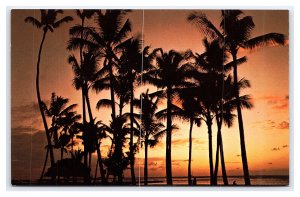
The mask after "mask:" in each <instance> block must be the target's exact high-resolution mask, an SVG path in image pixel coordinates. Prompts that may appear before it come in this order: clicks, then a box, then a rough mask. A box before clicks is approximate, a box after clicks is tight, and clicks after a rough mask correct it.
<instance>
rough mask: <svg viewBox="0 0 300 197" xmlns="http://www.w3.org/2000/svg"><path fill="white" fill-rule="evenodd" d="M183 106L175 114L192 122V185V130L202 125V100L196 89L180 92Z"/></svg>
mask: <svg viewBox="0 0 300 197" xmlns="http://www.w3.org/2000/svg"><path fill="white" fill-rule="evenodd" d="M179 100H180V103H181V104H180V105H181V107H177V110H175V112H174V114H175V115H176V116H179V117H180V118H183V119H185V120H188V121H189V122H190V130H189V159H188V185H192V143H193V142H192V140H193V138H192V132H193V125H194V124H196V125H197V126H198V127H200V125H201V119H200V115H201V113H202V109H201V105H200V102H199V100H198V98H197V96H196V95H195V94H194V89H191V88H187V89H183V90H181V91H180V92H179Z"/></svg>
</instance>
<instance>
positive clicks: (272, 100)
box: [256, 95, 289, 110]
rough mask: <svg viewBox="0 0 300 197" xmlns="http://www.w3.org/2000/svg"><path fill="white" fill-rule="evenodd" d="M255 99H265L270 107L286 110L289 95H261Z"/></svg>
mask: <svg viewBox="0 0 300 197" xmlns="http://www.w3.org/2000/svg"><path fill="white" fill-rule="evenodd" d="M256 99H257V100H265V101H266V103H267V104H268V105H270V106H271V108H272V109H276V110H287V109H288V107H289V95H285V96H281V97H280V96H262V97H258V98H256Z"/></svg>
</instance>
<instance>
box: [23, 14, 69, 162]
mask: <svg viewBox="0 0 300 197" xmlns="http://www.w3.org/2000/svg"><path fill="white" fill-rule="evenodd" d="M40 12H41V18H40V20H39V19H36V18H34V17H32V16H28V17H26V18H25V22H26V23H31V24H32V25H33V26H35V27H37V28H38V29H42V30H43V37H42V41H41V43H40V48H39V53H38V60H37V64H36V81H35V83H36V84H35V85H36V95H37V99H38V104H39V108H40V113H41V116H42V120H43V125H44V129H45V134H46V138H47V143H48V149H47V151H48V150H49V151H50V160H51V166H53V165H54V163H55V160H54V154H53V148H52V145H51V139H50V132H49V129H48V125H47V120H46V117H45V114H44V113H43V109H42V99H41V95H40V87H39V84H40V83H39V77H40V61H41V54H42V49H43V45H44V41H45V38H46V34H47V32H48V31H50V32H53V31H54V29H56V28H58V27H60V26H61V25H62V24H63V23H67V22H70V21H72V20H73V18H72V17H71V16H65V17H63V18H61V19H59V20H57V15H58V14H63V11H62V10H40ZM47 155H48V153H47Z"/></svg>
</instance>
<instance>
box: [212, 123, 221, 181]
mask: <svg viewBox="0 0 300 197" xmlns="http://www.w3.org/2000/svg"><path fill="white" fill-rule="evenodd" d="M219 155H220V131H219V129H218V134H217V151H216V161H215V171H214V176H213V180H212V185H217V184H218V171H219Z"/></svg>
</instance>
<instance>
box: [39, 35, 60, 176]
mask: <svg viewBox="0 0 300 197" xmlns="http://www.w3.org/2000/svg"><path fill="white" fill-rule="evenodd" d="M46 33H47V30H44V34H43V38H42V41H41V44H40V48H39V54H38V61H37V64H36V95H37V99H38V104H39V108H40V112H41V116H42V120H43V125H44V128H45V134H46V138H47V143H48V149H49V152H50V161H51V167H53V166H54V163H55V161H54V154H53V147H52V143H51V138H50V132H49V129H48V125H47V121H46V117H45V114H44V111H43V107H42V99H41V95H40V85H39V80H40V78H39V77H40V61H41V54H42V49H43V45H44V41H45V38H46ZM52 178H54V177H52Z"/></svg>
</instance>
